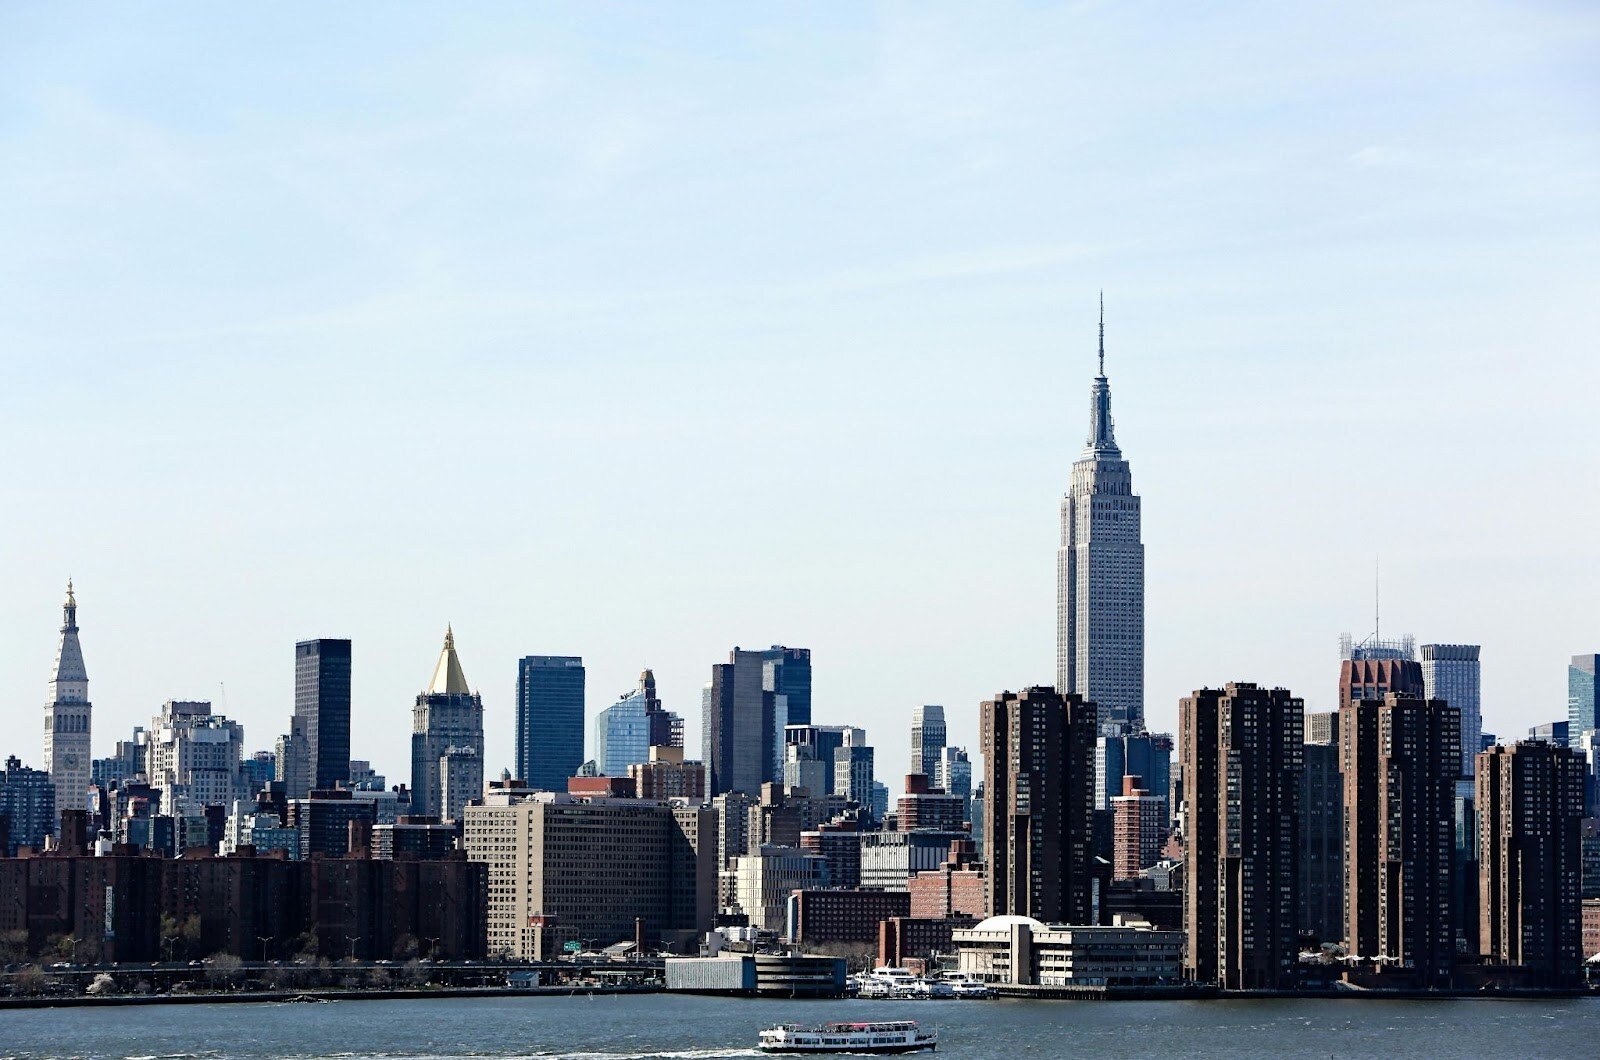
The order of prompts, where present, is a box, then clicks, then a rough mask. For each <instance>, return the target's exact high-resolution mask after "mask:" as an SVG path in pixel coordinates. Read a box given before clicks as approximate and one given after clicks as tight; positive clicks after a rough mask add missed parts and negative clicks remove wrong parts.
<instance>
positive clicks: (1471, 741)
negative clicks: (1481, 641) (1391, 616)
mask: <svg viewBox="0 0 1600 1060" xmlns="http://www.w3.org/2000/svg"><path fill="white" fill-rule="evenodd" d="M1417 650H1418V653H1419V654H1420V655H1421V656H1422V659H1421V662H1422V696H1423V698H1424V699H1442V700H1444V701H1445V702H1446V703H1448V704H1450V705H1451V706H1452V707H1455V708H1456V709H1457V710H1459V711H1460V712H1461V775H1462V776H1463V777H1465V778H1467V779H1471V777H1472V773H1473V763H1474V762H1475V761H1476V760H1477V757H1478V738H1479V737H1480V736H1481V735H1483V700H1482V694H1481V684H1482V677H1481V671H1480V669H1479V664H1478V651H1479V646H1478V645H1476V644H1424V645H1422V646H1421V647H1420V648H1419V649H1417Z"/></svg>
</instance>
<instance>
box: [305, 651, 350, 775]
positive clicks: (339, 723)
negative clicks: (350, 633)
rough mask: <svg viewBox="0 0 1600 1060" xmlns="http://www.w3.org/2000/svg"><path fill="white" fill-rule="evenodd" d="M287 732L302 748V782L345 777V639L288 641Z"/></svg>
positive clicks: (347, 724) (347, 738)
mask: <svg viewBox="0 0 1600 1060" xmlns="http://www.w3.org/2000/svg"><path fill="white" fill-rule="evenodd" d="M290 731H291V733H292V735H293V736H294V737H297V738H299V740H300V741H301V747H303V748H304V750H303V751H302V752H301V753H303V754H304V755H305V777H306V782H307V783H308V784H309V785H310V787H311V788H312V789H313V790H318V791H322V790H327V789H329V788H336V787H338V786H339V785H341V784H344V783H346V782H347V781H348V780H349V779H350V642H349V641H347V640H329V639H327V638H323V639H320V640H303V641H301V642H300V643H298V644H296V645H295V646H294V721H293V723H292V725H291V730H290ZM291 796H292V797H299V795H298V793H293V792H291Z"/></svg>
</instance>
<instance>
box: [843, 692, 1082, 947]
mask: <svg viewBox="0 0 1600 1060" xmlns="http://www.w3.org/2000/svg"><path fill="white" fill-rule="evenodd" d="M979 728H980V733H981V738H982V748H983V791H984V799H985V801H984V805H983V813H984V817H985V820H984V824H983V829H982V831H983V836H984V842H985V851H986V854H987V856H988V862H989V877H988V880H987V886H988V896H987V902H988V907H989V915H990V916H1001V915H1006V914H1017V915H1019V916H1028V917H1033V918H1034V919H1035V920H1042V921H1044V922H1046V923H1056V924H1059V923H1067V924H1089V923H1092V922H1093V914H1094V883H1093V877H1094V852H1093V845H1092V844H1093V819H1094V741H1095V737H1096V735H1097V734H1098V733H1099V725H1098V720H1097V714H1096V711H1095V706H1094V704H1092V703H1088V702H1086V701H1085V700H1084V698H1083V697H1082V696H1081V695H1076V694H1073V693H1067V694H1062V693H1060V692H1057V691H1056V690H1055V689H1053V688H1028V689H1024V690H1023V691H1021V692H1002V693H1000V694H999V695H997V696H995V698H994V699H991V700H988V701H986V702H984V703H983V704H982V706H980V707H979ZM863 858H865V850H864V849H863ZM864 866H865V862H863V873H864V872H865V867H864Z"/></svg>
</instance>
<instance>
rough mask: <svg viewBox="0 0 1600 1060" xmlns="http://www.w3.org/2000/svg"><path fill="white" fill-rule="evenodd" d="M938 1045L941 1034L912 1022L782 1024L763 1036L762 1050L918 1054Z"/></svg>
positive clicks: (773, 1051) (770, 1029)
mask: <svg viewBox="0 0 1600 1060" xmlns="http://www.w3.org/2000/svg"><path fill="white" fill-rule="evenodd" d="M938 1045H939V1034H938V1032H937V1031H924V1030H918V1029H917V1025H916V1024H915V1023H913V1022H911V1021H910V1020H898V1021H896V1022H893V1023H824V1024H823V1025H822V1026H820V1027H801V1026H799V1025H797V1024H793V1023H780V1024H778V1026H776V1027H768V1028H767V1029H766V1030H764V1031H762V1032H761V1045H760V1049H761V1051H762V1052H763V1053H916V1052H921V1051H923V1050H928V1051H932V1050H933V1049H935V1048H937V1047H938Z"/></svg>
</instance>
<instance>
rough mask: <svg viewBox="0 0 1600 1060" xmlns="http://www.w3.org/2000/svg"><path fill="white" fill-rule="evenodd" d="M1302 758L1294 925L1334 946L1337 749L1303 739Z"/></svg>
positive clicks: (1339, 854) (1340, 819) (1339, 828)
mask: <svg viewBox="0 0 1600 1060" xmlns="http://www.w3.org/2000/svg"><path fill="white" fill-rule="evenodd" d="M1334 716H1335V717H1337V715H1334ZM1313 717H1318V715H1313V714H1307V715H1306V718H1307V719H1308V720H1309V719H1311V718H1313ZM1321 717H1323V718H1326V717H1327V715H1326V714H1324V715H1321ZM1337 728H1338V727H1337V726H1334V729H1335V731H1337ZM1301 755H1302V758H1303V760H1304V762H1303V764H1304V768H1303V770H1302V772H1301V774H1300V914H1299V925H1300V930H1301V931H1304V932H1309V933H1310V934H1312V935H1315V936H1316V938H1317V941H1318V942H1338V941H1340V940H1341V939H1343V938H1344V780H1343V778H1342V777H1341V775H1340V773H1339V745H1338V743H1337V742H1333V743H1329V742H1327V741H1325V740H1310V739H1308V740H1306V742H1305V746H1304V747H1302V748H1301Z"/></svg>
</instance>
